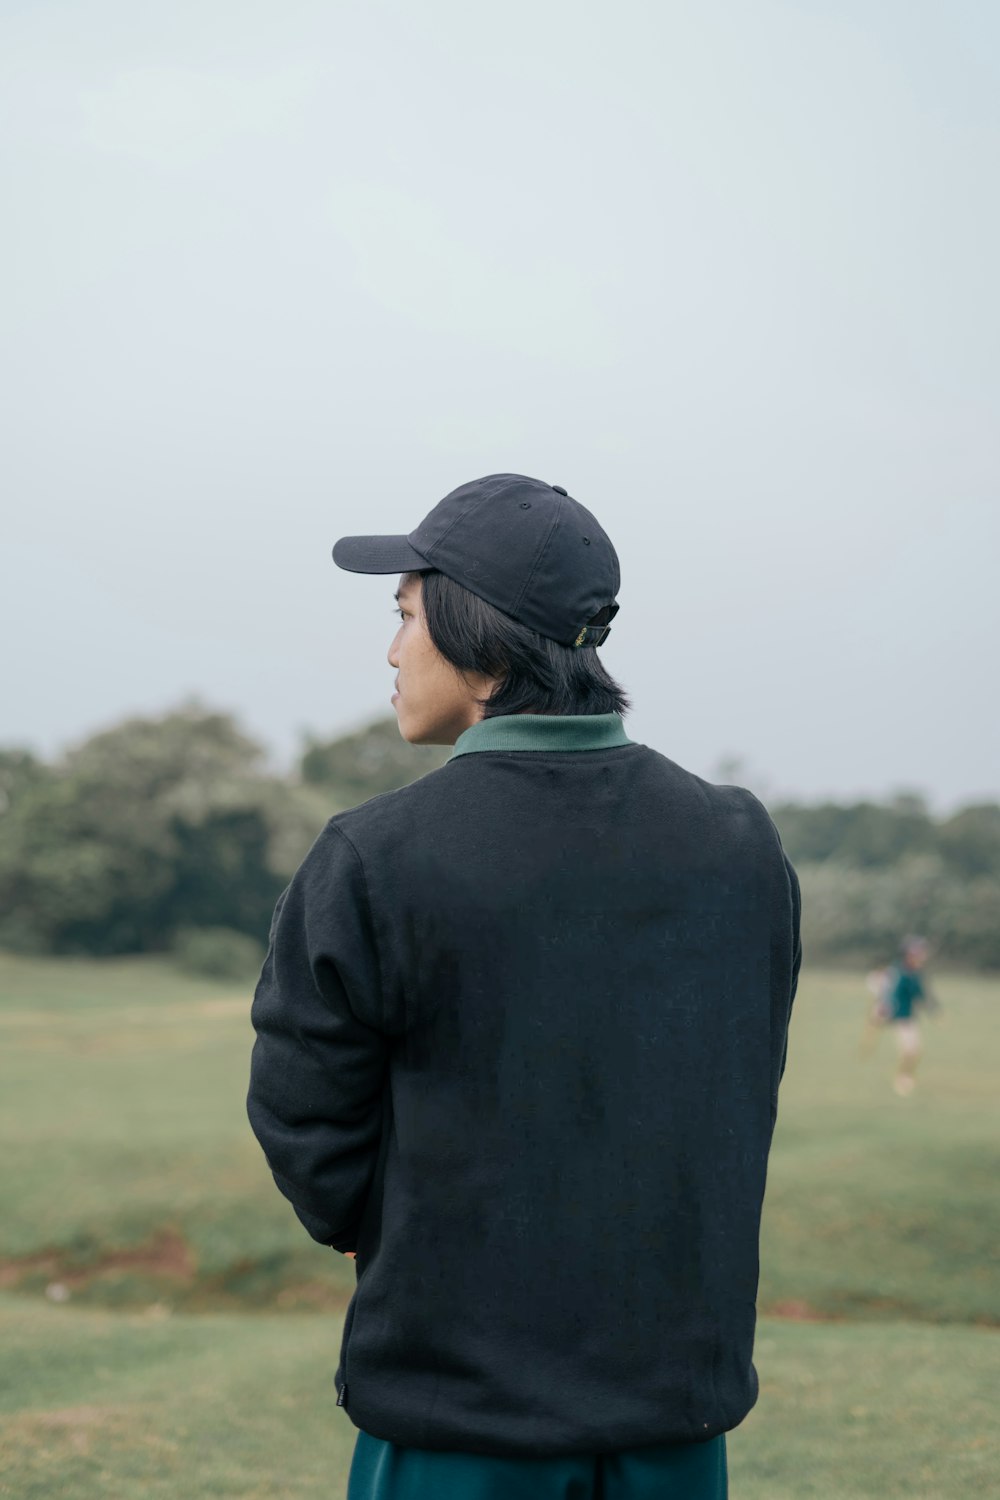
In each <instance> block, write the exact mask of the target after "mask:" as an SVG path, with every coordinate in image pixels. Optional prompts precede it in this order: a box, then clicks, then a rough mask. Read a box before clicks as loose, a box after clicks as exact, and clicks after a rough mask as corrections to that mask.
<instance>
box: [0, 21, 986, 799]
mask: <svg viewBox="0 0 1000 1500" xmlns="http://www.w3.org/2000/svg"><path fill="white" fill-rule="evenodd" d="M0 17H2V20H0V109H2V111H3V121H2V125H3V128H2V146H0V151H2V193H3V202H4V206H5V213H4V220H5V229H4V232H3V235H2V237H0V261H2V265H3V277H2V287H3V302H4V310H3V328H4V338H3V356H2V357H3V361H4V366H3V386H4V389H3V392H2V398H3V399H2V409H3V413H4V417H5V419H6V421H5V426H6V427H7V433H6V436H5V438H4V441H3V444H2V455H3V456H2V458H0V463H2V465H3V469H4V477H3V492H4V514H5V521H4V527H3V537H4V543H5V546H4V554H5V556H4V585H3V590H2V593H3V608H4V620H3V629H4V638H5V649H4V653H3V657H4V666H5V672H4V679H5V681H4V687H3V692H2V699H0V703H2V707H0V714H2V725H0V742H2V743H3V744H8V745H9V744H20V745H25V746H29V747H32V748H34V749H35V750H36V751H39V752H42V753H44V754H46V755H50V754H52V753H54V752H55V751H57V750H58V749H60V748H62V747H64V746H66V745H68V744H70V743H72V742H73V741H75V740H77V739H79V738H81V737H83V736H84V735H85V734H87V733H89V732H92V731H93V730H95V729H97V728H100V727H104V726H106V725H108V724H110V723H113V722H114V721H116V720H117V719H119V718H120V717H122V716H124V715H125V714H131V713H159V712H162V711H164V710H165V709H167V708H169V707H170V706H173V705H175V704H176V703H178V702H179V701H180V700H181V699H182V698H183V697H184V696H185V695H187V694H191V693H197V694H198V695H200V696H201V697H202V699H203V700H204V701H205V702H206V703H208V704H210V705H213V706H218V707H220V708H224V709H229V710H232V711H234V712H235V713H237V714H238V716H239V717H240V719H241V721H242V722H243V724H244V725H245V726H246V727H247V728H248V729H249V730H250V731H251V732H253V733H254V734H255V735H257V736H258V737H260V738H261V739H262V740H263V741H264V742H265V743H266V744H267V745H268V746H269V747H270V748H271V749H272V751H273V752H274V756H275V759H276V761H277V763H279V764H287V763H288V762H289V760H290V758H291V756H292V754H293V753H294V751H295V749H296V747H297V745H298V743H299V739H300V736H301V734H302V732H303V731H304V730H307V729H308V730H311V731H313V732H315V733H317V734H323V735H329V734H333V733H335V732H337V731H341V730H347V729H349V728H353V727H355V726H357V725H359V724H360V723H363V722H365V721H366V720H368V719H370V718H371V717H373V716H375V715H376V714H381V713H391V712H392V710H391V708H390V706H389V695H390V693H391V691H392V679H393V675H394V673H393V669H392V668H391V667H390V666H389V664H388V663H387V661H386V650H387V648H388V645H389V642H390V640H391V639H392V636H393V633H394V630H395V625H396V622H395V621H394V619H393V617H392V614H391V610H392V607H393V600H392V597H391V596H392V591H393V589H394V588H395V585H396V580H395V578H371V577H361V576H357V575H351V574H347V573H343V572H341V571H340V570H339V569H337V568H336V567H335V566H334V565H333V563H332V561H331V559H330V548H331V546H332V543H333V542H334V540H335V539H336V538H337V537H338V536H341V535H344V534H354V533H359V532H368V531H372V532H378V531H384V532H409V531H411V530H413V528H414V527H415V526H416V525H417V524H418V522H419V521H420V520H421V519H422V517H423V516H424V515H425V514H426V512H427V511H428V510H429V509H430V508H431V507H432V506H433V505H434V504H435V503H436V502H437V501H438V500H439V499H440V498H441V497H442V496H443V495H444V494H445V493H446V492H447V491H449V490H451V489H453V488H454V487H455V486H457V485H459V484H461V483H463V482H465V481H466V480H468V479H471V478H474V477H476V476H478V475H482V474H488V473H491V472H495V471H498V470H514V471H518V472H521V473H527V474H531V475H535V476H537V477H539V478H542V479H545V480H548V481H549V482H553V483H557V484H561V485H564V486H565V487H566V488H567V489H568V490H569V491H570V493H571V494H572V495H574V496H575V497H576V498H577V499H579V500H580V501H582V502H583V503H584V504H585V505H586V506H588V508H590V509H591V510H593V511H594V512H595V513H596V514H597V516H598V518H599V519H600V520H601V522H602V524H603V525H604V527H605V529H606V530H607V531H608V532H609V534H610V535H611V538H612V540H613V541H614V543H615V545H616V547H617V549H618V553H619V556H620V559H621V566H622V586H621V591H620V594H619V602H620V605H621V611H620V614H619V616H618V618H617V619H616V621H615V624H614V627H613V630H612V633H611V636H610V638H609V640H608V642H607V645H606V646H605V647H603V648H602V651H603V657H604V660H605V662H606V665H607V666H608V668H609V670H610V671H611V672H612V673H613V674H614V675H616V676H617V677H618V678H619V679H620V680H621V681H622V682H623V683H624V685H625V686H626V688H627V689H628V690H629V691H630V693H631V694H632V696H633V698H634V703H635V708H634V711H633V713H632V715H631V716H630V718H629V720H628V721H627V727H628V729H629V732H630V733H631V735H632V737H633V738H634V739H639V740H643V741H645V743H647V744H650V745H653V746H655V747H656V748H657V749H659V750H662V751H663V752H664V754H666V755H668V756H670V757H671V758H672V759H674V760H676V761H679V762H680V763H681V764H682V765H685V766H687V767H688V768H689V769H691V770H693V771H696V772H697V773H698V774H700V775H703V776H708V777H709V778H710V779H743V780H744V781H745V782H747V783H748V784H750V785H753V786H754V787H755V789H760V790H763V791H764V792H765V793H766V794H767V795H769V796H772V797H775V796H778V795H800V796H807V797H815V796H820V795H832V796H838V797H847V796H854V795H858V794H861V793H867V794H871V795H877V796H878V795H883V794H886V793H889V792H891V791H893V790H894V789H898V788H915V789H921V790H923V791H924V792H925V793H926V794H927V795H928V796H929V798H930V800H931V802H932V804H934V805H935V806H936V807H938V808H940V809H942V810H943V809H946V808H950V807H951V806H954V805H957V804H958V803H960V802H964V801H969V800H972V799H974V798H998V797H1000V707H998V703H1000V695H998V693H997V689H996V682H995V678H996V655H997V652H996V644H997V627H998V624H1000V619H998V616H1000V607H998V603H997V595H998V583H997V580H998V566H997V565H998V550H997V542H998V530H1000V525H998V514H1000V484H998V480H1000V436H998V434H1000V421H998V386H1000V363H998V359H1000V340H998V332H1000V298H998V292H997V268H998V266H1000V206H998V203H1000V199H998V182H1000V7H998V6H997V5H996V4H995V3H992V0H980V3H977V0H960V3H958V4H955V5H945V4H942V3H935V4H926V3H919V0H829V3H824V0H802V3H785V4H777V3H771V0H754V3H753V4H748V3H746V0H733V3H725V0H683V3H673V4H672V3H669V0H615V3H614V4H611V3H609V0H606V3H602V4H597V3H593V0H572V3H569V0H566V3H564V0H505V3H504V4H503V5H489V6H486V5H475V4H470V3H469V0H423V3H420V4H413V3H412V0H364V3H350V4H338V3H335V0H322V3H320V0H282V3H281V4H280V5H279V4H276V3H275V4H263V3H249V0H171V3H170V4H168V5H160V6H139V5H136V4H135V3H134V0H94V3H86V0H74V3H65V4H54V3H49V0H28V3H20V4H19V3H15V0H4V3H3V5H2V8H0ZM727 756H728V757H740V758H741V759H742V761H743V764H744V771H743V773H742V775H741V777H733V776H731V775H730V776H722V777H720V776H719V775H717V769H718V767H719V764H720V761H721V760H722V759H723V758H724V757H727Z"/></svg>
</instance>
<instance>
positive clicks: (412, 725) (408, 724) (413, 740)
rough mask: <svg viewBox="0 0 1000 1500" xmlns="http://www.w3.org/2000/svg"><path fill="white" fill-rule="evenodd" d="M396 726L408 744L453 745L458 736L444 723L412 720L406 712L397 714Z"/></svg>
mask: <svg viewBox="0 0 1000 1500" xmlns="http://www.w3.org/2000/svg"><path fill="white" fill-rule="evenodd" d="M397 726H398V729H399V732H400V734H401V735H402V737H403V739H404V740H406V742H407V744H410V745H453V744H454V743H455V741H456V740H457V738H458V735H457V734H455V733H454V731H450V730H449V729H448V727H447V726H446V725H444V724H428V723H427V722H426V720H425V721H423V722H421V721H420V720H419V719H418V720H416V722H414V720H412V719H411V718H410V717H409V716H408V715H407V714H397Z"/></svg>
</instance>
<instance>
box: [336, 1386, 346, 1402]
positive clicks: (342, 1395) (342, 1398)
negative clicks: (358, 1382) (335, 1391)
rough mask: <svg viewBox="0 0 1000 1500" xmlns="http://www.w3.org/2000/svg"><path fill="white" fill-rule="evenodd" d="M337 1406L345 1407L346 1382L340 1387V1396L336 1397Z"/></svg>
mask: <svg viewBox="0 0 1000 1500" xmlns="http://www.w3.org/2000/svg"><path fill="white" fill-rule="evenodd" d="M337 1405H338V1406H346V1405H347V1381H346V1380H345V1381H344V1384H343V1385H342V1386H341V1387H340V1395H339V1396H338V1397H337Z"/></svg>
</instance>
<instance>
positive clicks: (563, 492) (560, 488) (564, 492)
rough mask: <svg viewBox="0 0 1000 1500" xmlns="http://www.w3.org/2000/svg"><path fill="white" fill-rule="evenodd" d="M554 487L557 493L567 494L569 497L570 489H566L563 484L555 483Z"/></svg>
mask: <svg viewBox="0 0 1000 1500" xmlns="http://www.w3.org/2000/svg"><path fill="white" fill-rule="evenodd" d="M552 488H553V489H554V490H555V492H556V494H557V495H565V496H566V498H567V500H568V499H569V490H564V489H563V487H562V485H561V484H554V485H553V486H552Z"/></svg>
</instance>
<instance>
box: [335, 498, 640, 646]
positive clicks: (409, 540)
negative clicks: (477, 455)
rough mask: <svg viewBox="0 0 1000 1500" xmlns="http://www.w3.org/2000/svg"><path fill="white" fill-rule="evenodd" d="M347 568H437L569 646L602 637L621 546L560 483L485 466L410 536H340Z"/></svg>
mask: <svg viewBox="0 0 1000 1500" xmlns="http://www.w3.org/2000/svg"><path fill="white" fill-rule="evenodd" d="M333 560H334V562H335V563H336V564H337V567H338V568H345V569H346V570H347V571H348V572H349V573H415V572H419V571H421V570H426V569H428V568H435V569H437V571H438V572H439V573H444V574H445V575H446V576H447V577H448V578H451V579H453V580H454V582H455V583H460V584H462V585H463V587H464V588H467V589H469V591H470V592H471V593H473V594H477V595H478V596H479V598H480V599H485V600H486V602H487V603H488V604H492V605H494V606H495V607H496V608H497V609H499V610H502V611H503V613H504V614H505V615H510V616H511V618H512V619H514V620H519V621H520V622H521V624H522V625H527V626H528V627H529V628H530V629H532V630H536V631H537V632H538V634H539V635H544V636H547V637H549V639H551V640H554V641H559V642H560V644H561V645H564V646H600V645H601V644H602V643H603V642H604V641H605V640H606V639H607V636H608V631H609V626H610V622H611V621H612V620H613V619H614V617H615V615H616V614H617V613H618V604H617V602H616V600H615V595H616V594H617V593H618V589H619V586H620V584H621V570H620V568H619V566H618V554H617V553H616V552H615V549H614V547H613V546H612V545H611V540H610V538H609V537H608V535H607V533H606V532H605V531H604V529H603V527H602V526H601V525H600V523H599V522H598V521H597V519H596V518H595V517H594V516H593V515H592V514H591V513H590V511H589V510H587V508H586V507H585V506H583V505H581V504H580V502H579V501H578V500H574V499H573V497H572V495H569V494H567V493H566V491H565V490H564V489H563V487H562V486H561V485H558V484H545V483H544V482H543V481H542V480H541V479H529V478H528V477H527V475H525V474H487V475H486V477H485V478H484V479H473V480H471V481H470V482H469V483H468V484H463V485H459V487H458V489H457V490H452V491H451V493H450V494H448V495H445V497H444V499H443V500H439V501H438V503H437V505H435V507H434V509H433V510H432V511H429V512H428V514H427V515H426V516H425V517H424V519H423V520H422V521H421V522H420V525H419V526H418V527H417V528H416V530H415V531H411V532H410V533H409V534H408V535H407V536H342V537H341V538H340V540H339V541H338V542H335V543H334V547H333Z"/></svg>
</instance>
